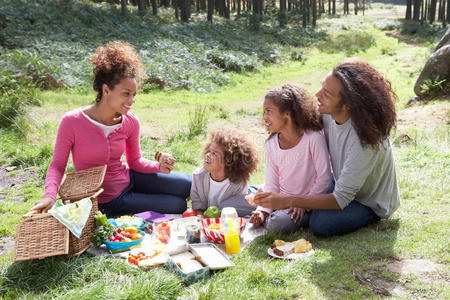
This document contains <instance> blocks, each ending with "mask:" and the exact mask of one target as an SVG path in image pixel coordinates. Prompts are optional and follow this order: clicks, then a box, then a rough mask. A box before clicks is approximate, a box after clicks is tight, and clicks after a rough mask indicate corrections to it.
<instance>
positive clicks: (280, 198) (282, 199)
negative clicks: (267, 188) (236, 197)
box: [255, 192, 289, 210]
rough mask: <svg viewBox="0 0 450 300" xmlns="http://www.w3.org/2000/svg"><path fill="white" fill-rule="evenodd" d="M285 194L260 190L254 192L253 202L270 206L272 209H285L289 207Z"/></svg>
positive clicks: (266, 206)
mask: <svg viewBox="0 0 450 300" xmlns="http://www.w3.org/2000/svg"><path fill="white" fill-rule="evenodd" d="M287 202H288V201H287V199H286V195H280V194H277V193H272V192H262V193H256V194H255V203H256V205H259V206H262V207H265V208H270V209H273V210H276V209H285V208H288V207H289V204H288V203H287Z"/></svg>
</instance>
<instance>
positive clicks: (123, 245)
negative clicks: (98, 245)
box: [103, 230, 145, 252]
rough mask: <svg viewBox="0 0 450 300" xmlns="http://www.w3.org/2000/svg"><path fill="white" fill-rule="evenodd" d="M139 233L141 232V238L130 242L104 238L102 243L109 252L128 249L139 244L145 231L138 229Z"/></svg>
mask: <svg viewBox="0 0 450 300" xmlns="http://www.w3.org/2000/svg"><path fill="white" fill-rule="evenodd" d="M139 233H140V234H142V238H141V239H138V240H134V241H131V242H111V241H107V240H104V241H103V243H104V244H105V245H106V249H108V250H109V251H111V252H122V251H126V250H129V249H130V248H131V247H133V246H137V245H139V244H140V243H141V242H142V241H143V240H144V238H145V232H143V231H141V230H139Z"/></svg>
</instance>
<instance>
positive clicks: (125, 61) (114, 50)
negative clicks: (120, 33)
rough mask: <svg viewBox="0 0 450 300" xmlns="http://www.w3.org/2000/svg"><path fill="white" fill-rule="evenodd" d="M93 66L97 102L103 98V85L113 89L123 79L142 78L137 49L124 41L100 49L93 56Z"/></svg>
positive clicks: (111, 43) (114, 42)
mask: <svg viewBox="0 0 450 300" xmlns="http://www.w3.org/2000/svg"><path fill="white" fill-rule="evenodd" d="M91 64H92V65H93V66H94V82H93V87H94V90H95V91H96V92H97V98H96V99H95V101H96V102H99V101H100V100H101V98H102V96H103V91H102V87H103V84H106V85H108V87H109V88H110V89H113V88H114V86H115V85H116V84H118V83H119V82H120V80H121V79H123V78H136V79H139V78H140V77H141V76H142V63H141V59H140V57H139V55H138V54H137V53H136V49H135V48H134V47H133V46H132V45H131V44H129V43H127V42H123V41H113V42H109V43H108V44H106V46H100V47H98V48H97V50H96V51H95V52H94V53H93V54H92V56H91Z"/></svg>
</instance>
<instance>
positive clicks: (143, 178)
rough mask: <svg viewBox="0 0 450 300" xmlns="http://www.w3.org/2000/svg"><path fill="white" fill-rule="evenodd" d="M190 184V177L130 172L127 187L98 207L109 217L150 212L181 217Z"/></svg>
mask: <svg viewBox="0 0 450 300" xmlns="http://www.w3.org/2000/svg"><path fill="white" fill-rule="evenodd" d="M191 184H192V179H191V176H190V175H188V174H185V173H179V172H172V173H170V174H163V173H153V174H143V173H139V172H136V171H133V170H130V185H129V186H128V187H127V188H126V189H125V190H124V191H123V192H122V194H120V195H119V196H118V197H116V198H115V199H113V200H112V201H110V202H107V203H102V204H99V209H100V210H101V211H102V212H103V213H105V214H107V215H108V216H120V215H129V214H136V213H140V212H143V211H149V210H152V211H156V212H159V213H169V214H181V213H183V212H184V211H185V210H186V208H187V203H186V198H187V197H189V194H190V191H191Z"/></svg>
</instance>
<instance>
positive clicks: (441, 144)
mask: <svg viewBox="0 0 450 300" xmlns="http://www.w3.org/2000/svg"><path fill="white" fill-rule="evenodd" d="M373 6H374V7H376V5H375V4H373ZM398 9H399V7H398V6H393V7H386V6H383V9H382V10H380V9H375V10H373V11H368V12H367V15H368V17H367V18H366V19H364V21H362V20H363V19H362V18H361V17H360V16H356V17H355V16H347V17H340V18H329V19H324V20H321V21H320V22H319V25H320V26H321V28H322V29H326V30H327V32H329V33H330V35H331V36H332V37H331V38H334V37H337V36H339V34H342V33H345V32H351V30H356V28H357V29H361V32H362V33H363V35H364V36H370V37H372V38H373V39H374V41H375V44H372V45H371V46H370V47H369V48H367V49H363V48H361V49H358V52H356V54H354V55H356V56H358V57H360V58H362V59H364V60H367V61H368V62H369V63H371V64H372V65H374V66H375V68H377V69H378V70H379V71H380V72H381V73H383V74H384V75H385V76H386V77H387V78H388V79H389V80H390V81H391V82H392V84H393V87H394V89H395V91H396V93H397V94H398V96H399V101H398V102H397V104H396V107H397V109H398V110H399V111H401V110H402V109H404V105H405V104H406V101H407V100H408V98H409V97H411V96H413V85H414V81H415V79H416V78H417V76H418V74H419V72H420V69H421V67H422V66H423V64H424V62H425V60H426V59H427V57H428V55H429V54H430V49H431V48H432V46H433V44H432V43H431V42H430V41H429V40H424V39H422V38H421V37H420V36H419V37H418V38H417V41H418V43H415V44H414V45H412V44H408V43H406V41H405V39H403V38H397V37H393V36H388V35H386V32H384V31H382V30H381V29H380V28H382V29H383V28H384V27H383V26H380V25H378V27H377V26H375V25H374V24H375V22H377V21H379V20H382V19H384V18H385V16H382V17H377V15H376V13H379V12H380V11H381V12H384V11H388V10H398ZM371 14H373V15H374V17H370V15H371ZM402 14H403V13H402ZM333 24H334V25H335V24H340V26H333ZM398 28H399V29H398V30H401V27H398ZM408 38H409V39H411V38H415V36H414V35H410V36H408ZM335 41H336V42H339V39H337V40H335ZM295 51H301V52H303V53H305V56H306V60H304V61H289V62H285V63H280V64H277V65H271V66H267V65H266V66H261V67H260V69H259V71H258V72H256V73H252V74H246V73H228V75H229V76H230V79H231V81H232V82H234V84H233V85H231V86H228V87H226V88H223V89H221V90H220V91H215V92H210V93H200V92H196V91H188V90H179V91H171V92H167V91H162V90H155V91H152V92H151V93H139V94H138V96H137V102H136V103H135V105H134V107H133V112H134V113H135V114H136V115H138V117H139V118H140V120H141V126H142V128H141V146H142V152H143V156H144V157H147V158H151V157H153V155H154V153H155V151H158V150H160V151H168V152H171V153H172V154H173V155H174V156H176V157H177V159H178V161H177V164H176V170H178V171H184V172H188V173H190V172H192V171H193V170H194V169H195V168H196V167H197V166H199V165H200V164H201V161H202V159H201V150H202V145H203V143H204V141H205V139H206V136H205V135H204V133H200V134H198V135H191V136H190V137H189V132H190V130H189V121H190V118H189V114H190V113H191V116H193V113H194V112H195V108H196V106H199V105H200V106H204V107H206V108H207V116H208V119H207V120H208V121H207V122H206V124H207V125H212V124H215V123H230V124H233V125H235V126H236V127H238V128H240V129H242V130H245V131H246V132H248V135H249V137H250V138H252V139H254V141H255V143H256V144H257V147H258V149H259V151H260V154H261V158H263V155H262V154H263V152H262V150H263V143H264V138H265V137H266V135H265V133H264V129H263V128H262V127H260V126H259V125H258V121H259V119H260V116H261V104H262V98H263V95H264V93H265V91H266V89H267V87H271V86H277V85H281V84H283V83H285V82H293V83H298V84H301V85H303V86H304V87H306V88H307V89H308V90H309V91H311V92H315V91H317V90H318V89H319V86H320V81H321V80H322V78H323V77H324V76H325V75H326V74H327V72H329V70H331V68H332V66H333V65H334V64H336V63H337V62H339V61H340V60H341V59H343V58H344V57H345V55H346V54H345V53H342V52H339V51H335V52H334V53H327V52H325V51H320V50H318V49H317V48H315V47H310V48H295ZM36 97H37V98H38V99H40V102H41V103H42V104H41V106H39V107H33V108H31V109H29V111H28V114H27V117H28V118H31V119H28V120H33V121H30V122H31V124H32V126H28V127H27V130H26V131H25V132H26V134H25V136H24V135H23V134H21V133H20V132H19V133H17V132H15V131H11V130H1V131H0V143H1V145H2V149H1V151H0V164H1V165H5V164H12V163H13V162H14V161H18V159H19V160H20V163H19V164H21V165H27V164H28V165H32V166H33V165H35V166H36V169H37V170H38V177H37V178H35V179H33V180H31V181H30V182H28V183H26V184H24V185H22V186H21V187H19V188H15V189H4V190H0V192H1V194H0V196H1V195H3V196H4V198H5V199H6V200H5V201H3V202H0V216H1V218H0V237H8V236H14V235H15V229H16V227H17V225H18V224H19V222H20V220H21V215H22V214H23V213H25V212H26V211H27V210H28V209H29V208H30V207H31V206H32V205H33V203H34V202H35V201H36V200H38V199H39V198H40V197H41V196H42V194H43V190H44V189H43V186H42V184H43V180H42V175H43V173H44V170H45V168H46V166H47V164H48V158H49V155H50V154H51V148H52V144H53V143H54V138H55V135H56V129H57V125H58V122H59V119H60V118H61V116H62V115H63V114H64V113H65V112H66V111H69V110H71V109H73V108H76V107H80V106H85V105H89V104H91V103H92V102H93V99H94V98H95V96H94V94H93V93H92V92H89V91H88V89H87V88H80V89H79V90H77V89H74V90H69V89H59V90H46V91H37V95H36ZM423 108H430V111H433V112H441V111H446V112H447V115H448V112H449V110H450V106H449V104H448V102H446V101H445V100H438V101H435V102H431V103H429V104H427V106H424V107H423ZM191 120H192V117H191ZM431 120H434V121H435V122H438V124H439V126H437V127H436V129H434V128H435V127H432V126H427V125H426V126H413V125H408V126H406V127H405V126H404V127H402V133H406V134H408V135H409V136H410V137H412V139H413V141H412V142H409V143H408V142H401V141H400V139H398V138H397V135H398V134H399V133H400V132H396V133H393V135H392V142H393V147H394V155H395V159H396V167H397V176H398V183H399V187H400V192H401V198H402V203H401V206H400V208H399V209H398V211H397V212H396V213H395V214H394V215H393V216H392V217H391V218H390V219H388V220H382V221H380V222H379V223H376V224H373V225H370V226H368V227H366V228H363V229H361V230H358V231H357V232H354V233H351V234H347V235H344V236H338V237H331V238H320V237H316V236H314V235H312V234H311V233H310V232H309V231H308V230H301V231H298V232H295V233H293V234H290V235H274V234H266V235H264V236H262V237H260V238H258V239H257V240H256V241H255V242H254V243H252V244H251V245H250V246H249V247H247V248H246V249H245V250H244V251H243V252H242V253H241V254H239V255H237V256H235V257H234V258H233V261H234V263H235V264H236V266H235V267H234V268H231V269H227V270H225V271H217V272H214V273H213V274H212V276H211V278H210V279H208V280H205V281H201V282H197V283H194V284H192V285H184V284H183V283H182V282H181V280H180V278H179V277H177V276H176V275H174V274H172V273H170V272H169V271H167V270H166V269H164V268H160V269H155V270H152V271H148V272H145V271H141V270H136V269H134V268H130V267H129V266H127V265H126V264H125V262H124V260H121V259H107V258H98V257H95V258H93V257H91V256H90V255H88V254H83V255H81V256H80V257H78V258H72V259H63V258H56V257H53V258H47V259H43V260H36V261H27V262H22V263H16V264H13V263H12V252H10V253H6V254H4V255H1V256H0V297H4V298H7V299H9V298H25V299H26V298H29V299H32V298H33V299H34V298H41V299H110V298H115V299H118V298H120V299H144V298H148V299H176V298H181V299H199V298H200V299H236V298H250V299H292V298H305V299H323V298H326V299H361V298H378V297H379V296H380V295H378V294H376V293H375V292H374V291H373V289H372V288H371V286H370V285H364V284H361V283H360V281H359V280H358V278H366V279H370V280H371V282H375V281H376V280H375V279H381V280H385V281H389V282H392V283H395V284H398V285H399V286H401V287H402V288H403V289H404V290H406V292H407V294H406V295H405V296H403V297H400V298H417V297H422V298H435V299H448V298H450V289H449V288H448V278H449V276H450V269H449V267H448V265H449V260H450V249H449V246H448V245H449V244H450V243H449V236H450V234H449V233H450V232H449V228H450V224H449V223H450V221H449V218H448V213H449V194H450V189H449V187H448V182H450V174H449V169H450V166H449V164H450V154H449V151H448V137H449V125H448V124H447V123H445V122H442V121H439V119H436V117H435V116H434V115H432V114H431V113H430V115H429V120H428V119H427V120H425V121H424V122H428V121H431ZM439 122H441V123H439ZM49 148H50V153H48V151H49V150H48V149H49ZM261 160H262V162H261V163H260V166H259V169H258V172H257V173H256V174H254V175H253V176H252V178H251V180H250V183H256V184H258V183H261V182H263V180H264V161H263V159H261ZM70 168H71V166H70V164H69V169H70ZM15 172H16V173H15V175H18V176H20V174H22V173H21V171H20V170H19V171H15ZM12 175H14V173H13V174H12ZM39 176H41V177H39ZM18 197H19V198H23V200H17V199H18ZM299 237H304V238H306V239H308V240H309V241H311V243H312V244H313V247H314V249H315V251H316V253H315V255H314V256H313V257H311V258H310V259H308V260H299V261H285V260H276V259H270V258H269V257H268V255H267V253H266V251H267V247H268V246H269V245H270V244H271V243H272V242H273V240H274V239H276V238H282V239H285V240H294V239H298V238H299ZM415 258H423V259H429V260H431V261H433V262H435V263H440V264H442V266H441V268H440V269H439V270H438V271H436V272H434V273H432V274H426V275H423V276H417V275H398V274H395V273H392V272H389V271H386V270H385V269H384V266H385V265H386V264H387V263H388V262H391V261H393V260H398V259H415ZM380 297H382V296H380Z"/></svg>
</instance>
